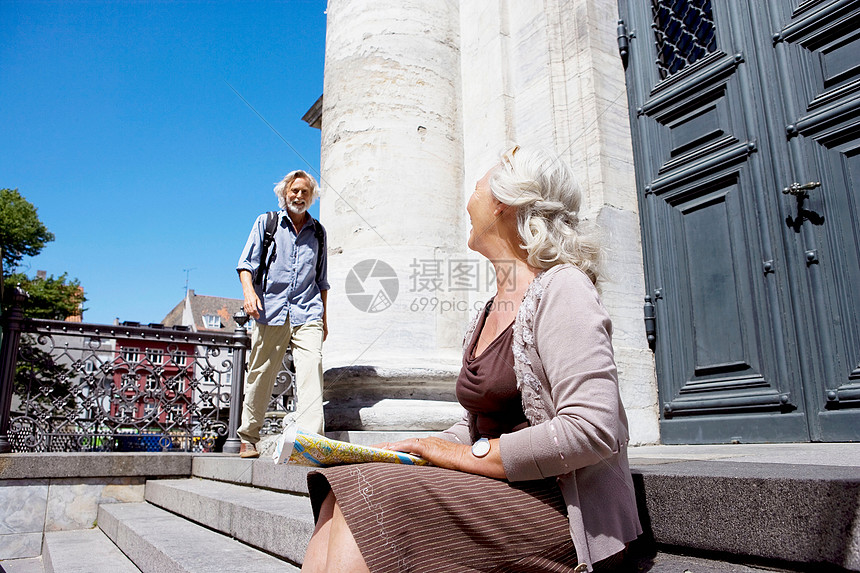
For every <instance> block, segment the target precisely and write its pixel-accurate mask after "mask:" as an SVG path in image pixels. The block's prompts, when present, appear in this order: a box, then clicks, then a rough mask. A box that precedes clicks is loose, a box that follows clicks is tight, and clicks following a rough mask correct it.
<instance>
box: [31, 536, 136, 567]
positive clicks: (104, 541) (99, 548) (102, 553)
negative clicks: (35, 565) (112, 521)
mask: <svg viewBox="0 0 860 573" xmlns="http://www.w3.org/2000/svg"><path fill="white" fill-rule="evenodd" d="M42 565H43V567H44V573H140V569H138V568H137V567H135V566H134V563H132V562H131V561H130V560H129V559H128V557H126V556H125V555H124V554H123V552H122V551H120V550H119V548H118V547H117V546H116V545H114V543H113V542H112V541H111V540H110V539H108V537H107V535H105V534H104V532H102V531H101V530H100V529H80V530H73V531H50V532H47V533H45V540H44V544H43V545H42Z"/></svg>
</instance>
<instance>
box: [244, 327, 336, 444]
mask: <svg viewBox="0 0 860 573" xmlns="http://www.w3.org/2000/svg"><path fill="white" fill-rule="evenodd" d="M322 343H323V329H322V321H313V322H308V323H306V324H302V325H299V326H291V325H290V324H285V325H283V326H269V325H266V324H259V323H254V329H253V330H252V331H251V354H250V356H249V357H248V377H247V379H246V380H245V400H244V402H243V403H242V425H241V426H239V431H238V434H239V438H241V440H242V441H243V442H248V443H251V444H256V443H257V442H259V441H260V429H261V428H262V427H263V419H264V418H265V415H266V410H267V409H268V407H269V402H270V401H271V399H272V388H273V387H274V385H275V377H276V376H277V375H278V372H279V371H280V370H281V363H282V361H283V360H284V354H286V352H287V349H291V350H292V351H293V364H294V365H295V367H296V412H295V414H294V415H293V417H294V418H295V420H296V424H297V425H298V427H299V428H301V429H302V430H304V431H306V432H315V433H318V434H322V433H323V432H324V431H325V418H324V417H323V406H322V388H323V384H322V382H323V370H322Z"/></svg>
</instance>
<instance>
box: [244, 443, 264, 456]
mask: <svg viewBox="0 0 860 573" xmlns="http://www.w3.org/2000/svg"><path fill="white" fill-rule="evenodd" d="M239 457H240V458H259V457H260V452H258V451H257V446H255V445H254V444H247V443H245V442H242V445H241V446H239Z"/></svg>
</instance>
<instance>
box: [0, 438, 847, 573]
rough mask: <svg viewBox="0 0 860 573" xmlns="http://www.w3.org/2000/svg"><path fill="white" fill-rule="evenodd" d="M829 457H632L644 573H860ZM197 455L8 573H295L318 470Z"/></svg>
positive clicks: (843, 456) (838, 457)
mask: <svg viewBox="0 0 860 573" xmlns="http://www.w3.org/2000/svg"><path fill="white" fill-rule="evenodd" d="M796 446H798V447H803V446H802V445H796ZM811 446H814V445H808V446H807V447H811ZM820 446H825V447H824V448H823V449H818V450H816V451H817V453H816V456H815V458H814V459H804V458H803V456H801V455H798V452H797V449H795V450H791V449H790V448H789V449H785V450H783V451H782V452H780V453H779V455H778V456H777V457H776V458H774V459H772V460H769V459H768V458H767V455H766V454H765V453H763V452H767V451H771V452H772V451H773V450H772V449H771V450H757V449H756V448H755V447H747V448H748V449H747V450H744V449H743V448H740V447H738V448H736V449H734V450H732V451H731V454H734V455H730V454H728V453H726V452H727V451H729V450H726V449H725V448H732V446H726V447H722V448H724V449H719V447H717V448H718V449H713V450H708V449H707V447H704V448H705V449H702V448H703V447H698V449H696V447H687V448H686V449H683V448H682V449H677V448H676V449H673V447H671V446H668V447H655V448H650V449H649V448H643V449H641V450H640V451H638V452H637V451H635V450H634V452H632V454H631V461H632V464H631V465H632V466H633V471H634V481H635V482H636V486H637V493H638V495H639V503H640V509H641V512H642V517H643V525H644V526H646V529H647V535H645V536H644V537H643V539H642V540H641V542H640V543H639V546H638V547H637V549H636V551H637V563H636V565H635V567H634V569H636V570H638V571H643V572H644V571H651V572H653V573H663V572H665V573H668V572H677V573H682V572H684V571H691V572H696V573H709V572H714V573H717V572H756V571H765V570H767V571H774V570H783V571H846V570H850V571H860V471H858V466H860V464H858V463H857V462H858V461H860V460H858V456H860V446H858V445H844V444H843V445H839V444H832V445H820ZM827 446H833V447H827ZM773 447H778V446H773ZM773 447H772V448H773ZM749 448H752V449H749ZM691 451H693V452H697V453H695V454H691V453H690V452H691ZM709 452H710V453H709ZM742 452H746V453H742ZM115 455H116V456H119V454H115ZM14 456H15V455H14V454H12V455H10V456H9V457H8V458H7V457H6V456H0V458H5V459H0V486H2V485H5V484H8V483H9V481H8V480H5V478H6V477H8V475H7V474H9V471H8V467H9V464H8V463H7V462H9V461H10V459H11V458H12V457H14ZM43 456H50V454H43ZM187 457H188V461H189V464H190V468H189V471H186V472H185V475H176V474H177V473H178V474H181V473H182V472H179V471H172V472H171V474H172V475H165V474H164V470H163V469H162V468H153V466H152V462H151V461H148V462H147V463H148V465H149V467H148V470H147V471H148V472H149V473H150V474H151V475H152V476H154V477H148V478H147V479H146V482H145V489H144V492H143V499H139V500H136V501H132V502H126V503H101V504H100V505H99V506H98V510H97V511H98V514H97V527H95V528H91V529H80V530H72V531H47V532H45V533H44V537H43V542H42V548H41V558H38V557H36V558H30V559H11V560H4V561H0V570H3V571H5V572H6V573H52V572H55V573H76V572H81V573H84V572H86V573H101V572H102V571H105V572H108V571H109V572H111V573H125V572H137V571H142V572H145V573H147V572H153V573H154V572H157V573H172V572H183V573H185V572H187V573H192V572H193V573H204V572H206V573H208V572H217V571H232V572H239V573H241V572H245V571H247V572H252V571H253V572H257V573H259V572H268V571H279V572H283V571H298V570H299V568H300V566H301V561H302V558H303V555H304V550H305V547H306V545H307V542H308V540H309V539H310V536H311V532H312V531H313V517H312V513H311V507H310V501H309V499H308V497H307V485H306V475H307V472H308V471H309V469H308V468H301V467H296V466H287V465H275V464H273V463H272V461H271V459H269V458H268V457H267V456H265V455H264V456H263V457H262V458H260V459H259V460H253V461H252V460H242V459H240V458H238V457H236V456H224V455H217V454H208V455H196V456H191V455H187ZM155 459H157V458H155ZM147 460H150V458H147ZM780 460H781V461H780ZM137 461H138V462H139V461H141V460H140V459H138V460H137ZM786 461H790V462H792V463H786ZM822 462H828V463H822ZM177 464H178V462H177V461H176V460H173V465H174V466H176V465H177ZM89 465H92V464H89ZM113 465H114V466H123V464H118V463H115V464H113ZM128 466H129V464H125V467H126V470H127V471H128V469H129V467H128ZM31 471H32V467H31ZM93 471H97V470H93ZM101 471H102V472H103V471H104V470H103V469H102V470H101ZM136 471H142V470H136ZM13 473H14V472H13ZM62 479H70V478H62ZM62 479H60V480H58V481H57V483H59V482H61V481H62ZM31 481H32V480H31ZM0 490H2V487H0ZM2 497H3V494H2V491H0V502H1V501H2ZM49 505H50V504H49ZM7 521H8V520H7ZM0 527H2V523H0ZM0 532H2V530H0ZM2 541H3V536H2V535H0V545H2Z"/></svg>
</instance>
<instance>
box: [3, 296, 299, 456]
mask: <svg viewBox="0 0 860 573" xmlns="http://www.w3.org/2000/svg"><path fill="white" fill-rule="evenodd" d="M14 296H15V297H17V298H16V300H17V302H18V303H21V302H23V301H24V300H25V299H26V295H25V294H24V293H22V292H20V291H19V292H16V293H14ZM235 318H236V322H237V328H236V330H235V331H234V332H233V333H232V334H226V333H215V332H191V331H190V330H189V329H188V328H187V327H185V328H183V327H174V328H167V327H164V326H162V325H154V324H151V325H149V326H139V325H132V324H128V323H126V324H123V325H101V324H87V323H74V322H63V321H56V320H40V319H25V318H23V316H22V313H21V310H20V308H19V307H16V306H13V308H12V309H11V311H10V312H9V314H8V316H6V317H4V321H3V322H4V329H3V330H4V333H3V345H2V355H0V360H2V361H3V364H2V367H0V452H3V451H16V452H46V451H52V452H56V451H169V450H177V451H225V452H237V451H238V450H239V440H238V437H237V435H236V430H237V429H238V426H239V421H240V417H241V407H242V400H241V396H242V394H243V387H244V380H245V353H246V351H247V350H248V348H249V346H250V337H249V335H248V331H247V329H246V328H245V326H244V325H245V323H246V322H247V316H245V315H244V312H242V311H240V312H239V313H237V315H236V316H235ZM282 366H283V369H282V370H281V372H279V374H278V376H277V382H276V386H275V390H274V392H273V396H272V400H271V402H270V405H269V412H268V413H267V415H266V423H265V425H264V428H263V433H275V432H280V430H281V423H282V420H283V418H284V416H286V415H288V414H289V412H291V411H293V410H294V409H295V405H294V396H295V391H294V376H293V374H292V368H291V367H290V366H291V357H290V356H289V355H288V356H286V357H285V358H284V364H283V365H282ZM234 397H239V398H238V399H234Z"/></svg>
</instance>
